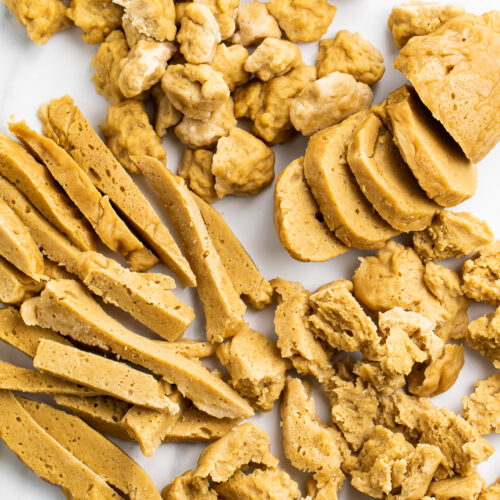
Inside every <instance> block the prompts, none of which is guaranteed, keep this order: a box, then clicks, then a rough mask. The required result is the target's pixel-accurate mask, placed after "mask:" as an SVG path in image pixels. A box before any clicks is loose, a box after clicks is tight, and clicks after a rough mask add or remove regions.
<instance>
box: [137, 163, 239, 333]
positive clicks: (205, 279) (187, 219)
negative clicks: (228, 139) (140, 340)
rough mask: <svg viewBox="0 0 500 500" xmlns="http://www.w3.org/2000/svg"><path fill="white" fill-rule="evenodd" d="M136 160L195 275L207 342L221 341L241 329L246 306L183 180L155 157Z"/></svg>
mask: <svg viewBox="0 0 500 500" xmlns="http://www.w3.org/2000/svg"><path fill="white" fill-rule="evenodd" d="M133 160H134V161H135V163H136V164H137V166H138V168H139V169H140V170H141V172H142V173H143V174H144V175H145V177H146V179H147V180H148V181H149V183H150V184H151V186H152V187H153V188H154V189H156V190H157V192H158V194H159V195H160V199H161V201H162V203H163V204H164V206H165V209H166V210H167V212H168V214H169V216H170V218H171V219H172V222H173V224H174V227H175V229H176V230H177V234H178V235H179V236H180V238H181V241H182V246H183V248H184V251H185V253H186V255H187V258H188V260H189V263H190V264H191V267H192V269H193V271H194V273H195V275H196V282H197V284H198V293H199V295H200V299H201V301H202V302H203V307H204V310H205V320H206V329H207V337H208V340H210V342H222V341H223V340H224V339H225V338H228V337H231V336H232V335H234V334H235V333H236V332H237V331H238V330H240V329H241V327H242V326H243V323H244V321H243V314H244V313H245V310H246V307H245V304H244V303H243V302H242V301H241V299H240V297H239V295H238V292H237V291H236V290H235V288H234V286H233V284H232V282H231V279H230V277H229V274H228V272H227V271H226V269H225V267H224V265H223V264H222V261H221V258H220V256H219V254H218V253H217V250H216V248H215V246H214V244H213V242H212V239H211V238H210V235H209V233H208V230H207V226H206V225H205V222H204V221H203V217H202V215H201V212H200V209H199V208H198V205H197V204H196V202H195V201H194V198H193V197H192V196H191V193H190V192H189V190H188V188H187V186H186V184H185V182H184V180H183V179H182V178H181V177H178V176H176V175H173V174H172V173H171V172H170V170H168V169H167V168H166V167H164V166H163V164H162V163H161V162H159V161H158V160H157V159H156V158H152V157H149V156H143V157H134V158H133Z"/></svg>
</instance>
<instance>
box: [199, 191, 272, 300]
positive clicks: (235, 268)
mask: <svg viewBox="0 0 500 500" xmlns="http://www.w3.org/2000/svg"><path fill="white" fill-rule="evenodd" d="M191 196H192V197H193V198H194V200H195V201H196V203H197V205H198V208H199V209H200V212H201V216H202V217H203V220H204V221H205V224H206V226H207V230H208V234H209V235H210V238H212V243H213V244H214V247H215V249H216V250H217V253H218V254H219V257H220V259H221V261H222V264H223V265H224V267H225V268H226V271H227V273H228V274H229V278H230V279H231V282H232V283H233V286H234V288H235V290H236V291H237V292H238V293H239V295H240V297H242V299H243V300H244V301H245V302H247V303H248V304H250V305H251V306H252V307H255V308H256V309H264V308H265V307H266V306H268V305H269V304H270V303H271V301H272V296H273V289H272V287H271V285H270V284H269V282H268V281H267V280H266V278H264V276H263V275H262V273H261V272H260V271H259V269H258V268H257V266H256V265H255V262H254V261H253V260H252V258H251V257H250V255H248V253H247V251H246V250H245V249H244V248H243V245H242V244H241V243H240V242H239V240H238V238H236V236H235V235H234V233H233V232H232V231H231V228H230V227H229V226H228V224H227V223H226V221H225V220H224V219H223V218H222V216H221V215H220V214H219V212H217V210H215V208H214V207H212V206H211V205H209V204H208V203H207V202H205V201H204V200H202V199H201V198H200V197H199V196H197V195H196V194H194V193H191Z"/></svg>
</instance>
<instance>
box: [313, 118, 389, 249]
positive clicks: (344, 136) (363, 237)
mask: <svg viewBox="0 0 500 500" xmlns="http://www.w3.org/2000/svg"><path fill="white" fill-rule="evenodd" d="M366 115H367V111H360V112H359V113H356V114H354V115H352V116H350V117H348V118H346V119H345V120H344V121H343V122H341V123H339V124H337V125H333V126H332V127H328V128H326V129H324V130H321V131H320V132H317V133H316V134H314V135H313V136H312V137H311V139H310V140H309V144H308V146H307V149H306V155H305V157H304V174H305V177H306V180H307V183H308V184H309V187H310V188H311V191H312V193H313V196H314V198H315V199H316V201H317V202H318V205H319V209H320V211H321V213H322V214H323V217H324V218H325V222H326V224H327V226H328V227H329V228H330V230H331V231H333V232H334V233H335V236H336V237H337V238H338V239H339V240H341V241H342V242H343V243H345V244H346V245H348V246H351V247H355V248H366V249H368V248H380V247H382V246H383V245H384V243H385V242H386V241H387V240H388V239H389V238H392V237H393V236H396V235H397V234H398V232H397V231H395V230H394V229H393V228H391V227H390V226H389V224H387V223H386V222H385V221H384V220H383V219H382V218H381V217H379V215H378V214H377V213H376V212H375V211H374V210H373V207H372V206H371V205H370V203H369V202H368V200H367V199H366V198H365V197H364V195H363V193H362V192H361V190H360V189H359V186H358V185H357V183H356V179H355V178H354V176H353V174H352V172H351V170H350V169H349V166H348V165H347V149H348V147H349V143H350V142H351V139H352V134H353V132H354V130H355V129H356V126H357V125H358V123H359V122H360V121H361V120H362V119H363V118H364V117H365V116H366Z"/></svg>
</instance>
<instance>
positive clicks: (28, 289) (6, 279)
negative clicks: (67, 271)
mask: <svg viewBox="0 0 500 500" xmlns="http://www.w3.org/2000/svg"><path fill="white" fill-rule="evenodd" d="M45 268H46V266H45V265H44V271H43V273H44V274H45V275H47V270H46V269H45ZM42 288H43V282H40V281H39V282H36V281H35V280H34V279H33V278H30V277H29V276H27V275H26V274H24V273H23V272H21V271H19V269H17V268H16V267H14V266H12V265H11V264H9V262H8V261H6V260H5V259H4V258H2V257H0V302H3V303H4V304H19V303H21V302H23V301H24V300H25V299H29V298H30V297H33V295H36V294H37V293H38V292H39V291H40V290H41V289H42Z"/></svg>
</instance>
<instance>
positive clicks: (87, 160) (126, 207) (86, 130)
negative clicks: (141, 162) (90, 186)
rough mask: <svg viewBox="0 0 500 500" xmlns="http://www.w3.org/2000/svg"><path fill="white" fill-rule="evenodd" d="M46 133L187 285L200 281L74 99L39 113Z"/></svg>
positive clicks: (46, 106) (53, 102)
mask: <svg viewBox="0 0 500 500" xmlns="http://www.w3.org/2000/svg"><path fill="white" fill-rule="evenodd" d="M39 116H40V119H41V120H42V122H43V127H42V130H43V133H44V135H45V136H47V137H50V138H51V139H53V140H54V141H55V142H56V143H58V144H59V145H60V146H62V147H63V148H64V149H66V151H67V152H68V153H69V154H70V155H71V156H72V157H73V159H74V160H75V161H76V163H78V165H79V166H80V167H81V168H82V169H83V170H84V171H85V172H86V173H87V175H88V176H89V177H90V180H91V181H92V182H93V183H94V184H95V186H96V187H97V188H98V189H99V190H100V191H102V192H103V193H104V194H106V195H108V196H109V199H110V200H111V201H112V202H113V203H114V204H115V205H116V206H117V207H118V208H119V209H120V211H121V213H122V214H123V215H124V216H125V217H126V218H127V219H128V220H129V222H130V223H131V224H132V225H133V227H134V229H135V230H136V231H137V232H138V233H139V234H140V235H141V236H142V237H143V238H144V240H145V241H146V243H147V244H148V245H150V246H151V248H152V249H153V250H154V251H155V252H156V254H157V255H158V257H159V258H160V259H161V261H162V262H163V263H164V264H165V265H167V266H168V267H169V268H170V269H171V270H172V271H173V272H174V273H175V274H176V275H177V276H178V277H179V279H180V280H181V281H182V282H183V283H184V284H186V285H189V286H194V285H195V284H196V279H195V277H194V275H193V272H192V271H191V268H190V267H189V264H188V263H187V261H186V259H185V258H184V256H183V255H182V253H181V251H180V249H179V247H178V246H177V243H176V242H175V240H174V239H173V238H172V236H171V235H170V233H169V231H168V229H167V228H166V227H165V225H164V224H163V223H162V222H161V220H160V218H159V217H158V215H157V214H156V212H155V211H154V210H153V207H152V206H151V204H150V203H149V202H148V200H147V199H146V197H145V196H144V195H143V194H142V193H141V191H140V190H139V188H138V187H137V185H136V183H135V182H134V180H133V179H132V178H131V177H130V175H129V174H128V173H127V172H126V170H125V169H124V168H123V167H122V166H121V165H120V163H119V162H118V160H117V159H116V158H115V157H114V156H113V154H112V153H111V151H110V150H109V149H108V148H107V147H106V145H105V144H104V142H102V140H101V139H100V138H99V136H98V135H97V133H96V132H95V130H94V129H93V128H92V127H91V126H90V124H89V123H88V121H87V120H86V118H85V117H84V116H83V114H82V112H81V111H80V110H79V108H78V107H77V106H75V105H74V103H73V99H71V98H70V97H69V96H64V97H62V98H61V99H53V100H51V101H50V103H49V104H44V105H42V106H41V107H40V110H39Z"/></svg>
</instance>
